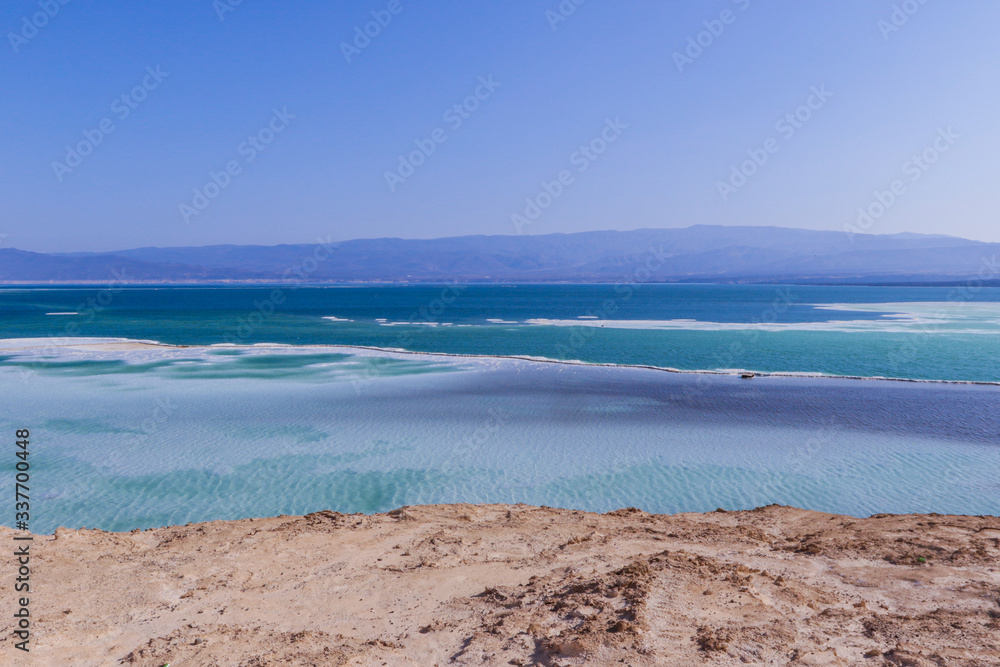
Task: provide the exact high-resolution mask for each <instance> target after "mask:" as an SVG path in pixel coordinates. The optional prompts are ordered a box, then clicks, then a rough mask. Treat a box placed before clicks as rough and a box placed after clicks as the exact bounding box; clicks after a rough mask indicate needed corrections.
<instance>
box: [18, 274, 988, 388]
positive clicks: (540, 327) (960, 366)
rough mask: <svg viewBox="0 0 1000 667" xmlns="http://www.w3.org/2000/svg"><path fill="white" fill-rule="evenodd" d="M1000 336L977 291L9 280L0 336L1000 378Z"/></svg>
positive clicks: (983, 296) (982, 294)
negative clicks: (113, 284) (69, 284)
mask: <svg viewBox="0 0 1000 667" xmlns="http://www.w3.org/2000/svg"><path fill="white" fill-rule="evenodd" d="M51 313H75V314H51ZM325 318H330V319H325ZM581 318H584V319H581ZM998 334H1000V289H998V288H982V289H976V288H975V287H974V286H973V287H971V288H913V287H839V286H838V287H801V286H781V287H776V286H766V285H642V284H635V285H625V284H622V285H511V286H488V285H472V286H463V285H454V286H445V285H437V286H427V285H421V286H338V287H298V288H296V287H283V288H249V287H238V288H233V287H223V288H207V287H199V288H125V289H121V288H112V289H105V290H99V289H92V288H76V289H44V290H37V289H0V338H21V337H39V336H111V337H122V338H132V339H144V340H156V341H161V342H164V343H171V344H181V345H211V344H219V343H227V342H228V343H235V344H254V343H285V344H294V345H305V344H309V345H364V346H373V347H381V348H399V349H406V350H418V351H425V352H449V353H461V354H477V355H530V356H538V357H545V358H549V359H564V360H569V359H574V360H582V361H587V362H598V363H615V364H633V365H639V364H644V365H653V366H662V367H670V368H678V369H685V370H712V369H749V370H755V371H762V372H795V373H822V374H830V375H849V376H864V377H873V376H883V377H896V378H914V379H937V380H965V381H984V382H997V381H1000V335H998Z"/></svg>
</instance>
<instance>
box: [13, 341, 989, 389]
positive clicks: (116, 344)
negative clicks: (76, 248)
mask: <svg viewBox="0 0 1000 667" xmlns="http://www.w3.org/2000/svg"><path fill="white" fill-rule="evenodd" d="M12 340H34V339H32V338H31V337H28V338H9V339H0V352H16V351H18V350H29V349H44V348H52V347H81V346H84V347H103V348H104V349H106V350H113V349H116V348H117V349H120V350H127V349H133V350H140V349H143V348H145V347H161V348H172V349H203V350H220V349H221V350H225V349H237V350H239V349H247V350H254V349H256V350H259V349H266V348H275V349H290V348H291V349H303V350H307V349H317V348H318V349H326V350H329V349H347V350H368V351H372V352H379V353H382V354H385V353H388V354H398V355H419V356H424V357H447V358H456V359H505V360H511V361H526V362H530V363H541V364H560V365H565V366H577V367H580V366H583V367H592V368H622V369H639V370H650V371H659V372H662V373H676V374H680V375H713V376H724V377H739V376H740V375H741V374H744V373H749V374H753V376H754V378H753V379H763V378H783V379H822V380H865V381H879V382H906V383H911V384H939V385H971V386H986V387H1000V381H997V382H991V381H986V380H925V379H920V378H896V377H883V376H864V375H830V374H826V373H807V372H793V371H774V372H768V371H757V370H753V369H742V368H733V369H726V370H708V369H698V370H684V369H680V368H672V367H669V366H652V365H648V364H614V363H606V362H596V361H581V360H571V359H550V358H547V357H534V356H529V355H501V354H463V353H459V352H423V351H419V350H404V349H402V348H393V347H376V346H372V345H347V344H329V345H327V344H307V345H291V344H288V343H254V344H251V345H236V344H233V343H219V344H216V345H177V344H173V343H161V342H159V341H153V340H135V339H128V338H122V339H107V338H98V339H96V340H100V341H104V342H65V343H59V344H50V345H35V346H30V347H10V348H7V347H3V345H4V344H5V343H7V342H9V341H12ZM37 340H39V341H43V340H70V339H61V338H55V339H53V338H50V337H42V338H38V339H37ZM76 340H81V341H86V340H90V339H87V338H80V339H76ZM126 346H127V347H126ZM748 381H752V380H748Z"/></svg>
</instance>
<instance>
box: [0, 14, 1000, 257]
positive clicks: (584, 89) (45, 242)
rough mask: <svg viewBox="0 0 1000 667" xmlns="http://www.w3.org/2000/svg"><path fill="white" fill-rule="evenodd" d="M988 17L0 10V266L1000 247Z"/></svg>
mask: <svg viewBox="0 0 1000 667" xmlns="http://www.w3.org/2000/svg"><path fill="white" fill-rule="evenodd" d="M998 23H1000V3H997V2H996V1H995V0H966V1H964V2H961V3H945V2H943V1H942V0H923V1H921V0H837V1H833V0H826V1H821V2H791V1H788V0H786V1H784V2H782V1H772V2H763V1H762V0H710V1H704V2H690V0H688V1H684V2H681V1H679V0H678V1H666V0H660V1H655V2H654V1H647V0H635V1H633V2H609V1H607V0H604V1H601V0H562V1H560V0H519V1H517V2H501V1H500V0H436V1H434V2H431V1H429V0H357V1H350V2H348V1H343V0H340V1H334V2H329V1H327V2H320V1H318V0H298V1H296V0H289V1H286V2H277V1H276V0H242V2H240V1H239V0H146V1H144V2H134V1H128V2H125V1H123V0H106V1H104V2H99V3H95V2H83V1H82V0H6V2H4V3H3V5H2V8H0V30H2V31H3V34H4V43H3V44H0V82H2V94H0V136H2V137H3V147H2V149H0V247H15V248H20V249H23V250H32V251H38V252H73V251H107V250H116V249H125V248H132V247H141V246H200V245H210V244H220V243H234V244H263V245H271V244H279V243H310V242H314V241H315V240H317V239H324V240H346V239H352V238H375V237H403V238H434V237H442V236H459V235H468V234H507V235H510V234H548V233H554V232H561V233H568V232H576V231H590V230H605V229H620V230H627V229H638V228H649V227H686V226H689V225H693V224H714V225H777V226H784V227H802V228H809V229H822V230H836V231H840V230H845V229H848V228H853V230H854V231H855V232H857V231H867V232H870V233H879V234H889V233H898V232H917V233H937V234H950V235H956V236H963V237H966V238H972V239H978V240H984V241H1000V224H998V223H1000V220H998V215H997V211H998V207H997V193H998V192H1000V187H998V173H1000V172H998V156H1000V126H998V119H1000V113H998V112H1000V86H998V85H997V81H998V80H1000V76H998V69H1000V40H997V39H996V25H997V24H998Z"/></svg>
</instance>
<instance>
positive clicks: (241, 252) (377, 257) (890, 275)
mask: <svg viewBox="0 0 1000 667" xmlns="http://www.w3.org/2000/svg"><path fill="white" fill-rule="evenodd" d="M997 255H1000V244H995V243H981V242H978V241H969V240H966V239H961V238H956V237H951V236H941V235H921V234H890V235H874V234H859V235H855V236H853V237H848V235H847V234H845V233H843V232H823V231H811V230H804V229H786V228H782V227H723V226H707V225H696V226H693V227H687V228H684V229H639V230H635V231H628V232H615V231H606V232H581V233H576V234H546V235H540V236H459V237H451V238H441V239H430V240H419V239H395V238H386V239H363V240H356V241H343V242H338V243H330V244H326V245H323V246H320V245H313V244H304V245H278V246H237V245H218V246H205V247H190V248H136V249H134V250H123V251H118V252H113V253H63V254H41V253H32V252H25V251H21V250H15V249H0V282H5V283H12V282H18V283H50V282H53V283H59V282H88V281H90V282H110V281H115V280H127V281H130V282H262V281H267V282H275V281H283V280H294V281H305V282H375V281H383V282H432V281H463V282H617V281H622V280H635V279H641V280H643V281H650V282H696V281H697V282H807V283H824V282H837V283H843V282H850V283H866V282H867V283H886V282H903V283H910V282H952V281H955V282H957V281H961V280H966V279H969V278H971V277H974V276H976V275H977V274H980V271H981V269H983V267H984V263H985V262H989V261H991V260H993V261H994V262H995V260H994V259H993V258H995V257H997ZM644 266H645V267H648V268H649V269H652V270H651V271H650V272H649V275H648V276H647V274H646V271H645V270H644V269H642V268H641V267H644ZM993 266H995V263H994V265H993ZM637 271H638V274H637V273H636V272H637ZM990 272H991V271H990V270H987V271H986V274H987V275H986V276H985V277H988V278H992V279H996V280H1000V272H997V271H996V270H995V269H994V270H992V273H993V274H994V275H989V274H990Z"/></svg>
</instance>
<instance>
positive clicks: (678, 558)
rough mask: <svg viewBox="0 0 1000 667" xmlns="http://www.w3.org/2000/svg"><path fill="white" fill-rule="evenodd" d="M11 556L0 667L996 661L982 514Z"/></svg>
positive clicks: (518, 529) (532, 512)
mask: <svg viewBox="0 0 1000 667" xmlns="http://www.w3.org/2000/svg"><path fill="white" fill-rule="evenodd" d="M12 538H13V531H11V530H10V529H7V528H0V540H2V543H3V544H4V545H12V544H15V543H14V542H13V539H12ZM4 549H5V550H7V547H6V546H5V547H4ZM31 552H32V560H31V567H32V573H31V583H32V591H33V592H32V594H31V610H32V620H33V635H32V651H31V653H30V654H27V655H26V654H23V653H22V652H20V651H17V650H15V649H14V646H13V645H14V641H15V639H14V638H13V636H12V632H13V631H14V629H15V628H14V624H13V622H12V613H10V611H9V610H11V609H12V607H13V604H12V602H13V600H14V599H15V593H14V591H13V590H12V588H13V579H14V576H13V575H12V574H10V573H11V572H13V567H14V566H13V565H11V559H10V558H5V559H3V560H4V562H5V563H7V565H6V566H4V567H6V568H8V570H9V572H8V574H4V575H3V576H2V577H0V599H2V603H0V607H2V608H3V609H4V610H5V611H4V612H3V616H2V620H0V625H2V628H3V630H2V632H3V637H4V638H5V639H4V643H3V647H2V650H0V663H2V664H4V665H117V664H126V665H156V666H162V665H165V664H167V663H170V664H171V665H172V667H179V666H181V665H246V666H259V665H419V666H421V667H428V666H431V665H522V666H524V665H548V666H556V665H583V664H586V665H633V666H646V665H658V666H659V665H742V664H768V665H877V666H883V665H908V666H917V667H920V666H924V665H928V666H930V665H934V666H936V665H949V666H960V665H980V666H983V667H985V666H996V665H1000V561H998V557H1000V519H998V518H994V517H958V516H942V515H927V516H923V515H910V516H890V515H879V516H875V517H872V518H868V519H855V518H851V517H844V516H836V515H829V514H821V513H817V512H807V511H804V510H798V509H793V508H787V507H778V506H771V507H766V508H761V509H757V510H753V511H749V512H722V511H719V512H714V513H710V514H680V515H674V516H663V515H650V514H646V513H643V512H640V511H639V510H633V509H627V510H618V511H616V512H611V513H609V514H604V515H600V514H589V513H586V512H575V511H569V510H556V509H549V508H536V507H529V506H525V505H516V506H514V505H512V506H505V505H448V506H427V507H406V508H402V509H399V510H396V511H394V512H390V513H388V514H381V515H376V516H363V515H341V514H336V513H332V512H320V513H316V514H310V515H308V516H305V517H277V518H270V519H247V520H242V521H225V522H224V521H217V522H211V523H204V524H193V525H188V526H184V527H170V528H162V529H156V530H147V531H133V532H131V533H105V532H101V531H97V530H79V531H76V530H64V529H59V530H58V531H56V535H55V536H36V538H35V540H34V542H33V543H32V547H31Z"/></svg>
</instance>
